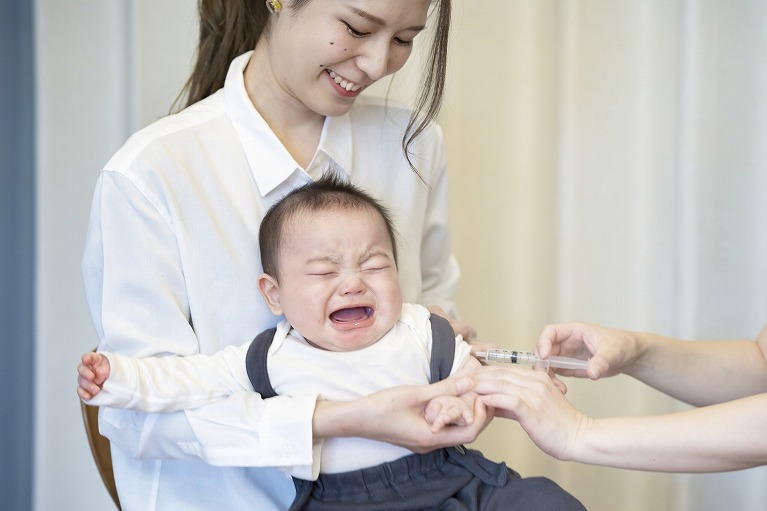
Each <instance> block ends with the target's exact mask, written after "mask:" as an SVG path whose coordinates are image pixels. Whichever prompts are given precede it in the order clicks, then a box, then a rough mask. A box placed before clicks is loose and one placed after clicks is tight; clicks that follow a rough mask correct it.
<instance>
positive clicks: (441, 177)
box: [419, 124, 461, 317]
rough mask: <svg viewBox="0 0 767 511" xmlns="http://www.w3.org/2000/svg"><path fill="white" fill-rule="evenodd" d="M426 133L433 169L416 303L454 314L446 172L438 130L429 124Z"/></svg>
mask: <svg viewBox="0 0 767 511" xmlns="http://www.w3.org/2000/svg"><path fill="white" fill-rule="evenodd" d="M430 133H433V136H435V137H436V139H437V140H436V143H435V145H434V148H433V150H434V153H435V154H434V155H433V161H434V169H433V171H432V176H433V177H432V179H431V180H430V183H429V186H430V192H429V201H428V204H427V210H426V216H425V218H424V222H425V225H424V226H423V238H422V241H421V275H422V289H421V297H420V299H419V302H420V303H421V304H423V305H426V306H430V305H437V306H439V307H441V308H442V309H443V310H445V311H446V312H448V313H449V314H450V315H451V316H453V317H457V315H458V311H457V309H456V306H455V304H454V303H453V296H454V295H455V292H456V290H457V288H458V280H459V278H460V275H461V272H460V268H459V266H458V261H457V260H456V258H455V257H454V256H453V253H452V244H451V243H452V242H451V239H450V228H449V225H448V220H449V218H448V216H449V215H448V172H447V157H446V154H445V145H444V140H443V136H442V130H441V129H440V127H439V126H438V125H436V124H435V125H433V126H432V128H431V129H430Z"/></svg>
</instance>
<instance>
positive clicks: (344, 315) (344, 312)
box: [330, 307, 373, 323]
mask: <svg viewBox="0 0 767 511" xmlns="http://www.w3.org/2000/svg"><path fill="white" fill-rule="evenodd" d="M372 315H373V308H372V307H350V308H348V309H339V310H337V311H334V312H332V313H331V314H330V319H331V320H333V321H335V322H336V323H352V322H355V321H361V320H363V319H367V318H369V317H370V316H372Z"/></svg>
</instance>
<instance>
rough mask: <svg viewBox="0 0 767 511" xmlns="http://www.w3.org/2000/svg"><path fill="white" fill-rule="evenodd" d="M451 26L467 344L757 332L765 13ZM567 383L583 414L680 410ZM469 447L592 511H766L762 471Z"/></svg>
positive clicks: (764, 214) (712, 8)
mask: <svg viewBox="0 0 767 511" xmlns="http://www.w3.org/2000/svg"><path fill="white" fill-rule="evenodd" d="M453 28H454V38H453V43H452V50H451V52H452V53H451V58H452V60H451V75H450V80H449V85H448V98H447V103H446V106H445V108H444V110H443V113H442V116H441V124H442V125H443V127H444V128H445V131H446V135H447V139H448V144H449V145H448V150H449V157H450V164H451V182H452V187H451V190H452V198H451V200H452V215H453V218H452V222H453V225H454V231H455V242H456V247H457V255H458V257H459V259H460V261H461V265H462V267H463V271H464V275H463V279H462V288H461V293H460V297H459V305H460V307H461V310H462V314H463V316H464V318H465V319H466V320H468V321H469V322H472V323H474V324H475V325H476V326H477V327H478V329H479V333H480V338H481V339H482V340H484V341H489V342H497V343H499V344H501V345H503V346H506V347H510V348H523V349H529V348H532V347H533V345H534V342H535V339H536V338H537V334H538V332H539V330H540V328H541V327H542V326H543V325H544V324H545V323H548V322H556V321H566V320H573V319H578V320H585V321H591V322H598V323H603V324H607V325H611V326H617V327H624V328H630V329H640V330H651V331H656V332H659V333H663V334H667V335H672V336H680V337H684V338H754V337H756V335H757V334H758V333H759V330H760V329H761V327H762V326H763V325H764V324H765V323H766V322H767V265H766V264H765V262H767V201H766V200H765V197H766V196H767V163H766V162H767V143H766V142H767V66H765V59H766V58H767V2H764V1H763V0H678V1H670V0H491V1H485V2H469V1H466V0H463V1H461V0H458V1H457V2H456V9H455V23H454V27H453ZM700 377H701V378H705V375H700ZM570 386H571V391H570V394H569V396H570V397H571V399H572V401H573V402H574V403H576V405H577V406H578V407H579V408H581V409H582V410H584V411H586V412H587V413H589V414H590V415H592V416H607V415H643V414H655V413H664V412H668V411H673V410H678V409H681V407H682V406H683V405H680V404H679V403H676V402H674V401H673V400H671V399H669V398H667V397H665V396H663V395H661V394H660V393H658V392H655V391H652V390H650V389H648V388H647V387H644V386H642V385H641V384H639V383H638V382H635V381H633V380H631V379H629V378H627V377H617V378H613V379H608V380H604V381H600V382H588V381H586V382H573V383H571V385H570ZM732 433H733V434H737V433H738V432H737V431H733V432H732ZM647 434H648V435H652V434H654V432H652V431H648V432H647ZM766 434H767V432H766ZM477 447H478V448H480V449H481V450H482V451H483V452H485V453H486V454H487V455H489V456H490V457H492V458H494V459H499V460H504V461H507V462H508V463H509V464H510V465H511V466H512V467H514V468H516V469H518V470H519V471H520V472H522V473H523V475H537V474H543V475H548V476H550V477H552V478H553V479H555V480H556V481H558V482H559V483H560V484H562V485H563V486H565V487H566V488H567V489H568V490H570V491H571V492H573V493H574V494H575V495H577V496H578V497H579V498H581V499H582V500H583V502H584V503H585V504H586V505H587V507H588V508H589V509H590V510H592V511H599V510H603V511H609V510H616V509H617V510H647V509H673V510H725V509H737V510H757V509H758V510H764V509H767V490H766V489H765V488H767V486H766V485H764V484H762V482H763V480H764V478H765V476H767V470H765V469H755V470H750V471H742V472H736V473H732V474H725V475H690V476H672V475H666V474H653V473H641V472H633V471H626V470H617V469H608V468H601V467H588V466H584V465H579V464H574V463H562V462H558V461H556V460H552V459H550V458H547V457H546V456H545V455H543V454H541V453H540V452H539V451H538V450H537V449H536V448H535V446H534V445H533V444H532V443H531V442H530V441H529V439H527V437H526V436H525V435H524V434H523V433H521V432H520V429H519V428H518V427H517V426H516V425H515V424H514V423H511V422H503V421H495V423H494V424H492V425H491V428H490V431H489V432H488V433H487V434H485V435H484V436H483V438H481V439H480V440H479V441H478V442H477Z"/></svg>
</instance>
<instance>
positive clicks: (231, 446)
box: [83, 53, 459, 510]
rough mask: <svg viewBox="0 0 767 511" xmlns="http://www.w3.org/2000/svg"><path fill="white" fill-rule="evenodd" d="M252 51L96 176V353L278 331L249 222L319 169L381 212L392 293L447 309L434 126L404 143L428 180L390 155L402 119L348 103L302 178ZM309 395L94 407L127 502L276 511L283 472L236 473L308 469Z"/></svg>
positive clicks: (445, 239) (382, 107) (91, 265)
mask: <svg viewBox="0 0 767 511" xmlns="http://www.w3.org/2000/svg"><path fill="white" fill-rule="evenodd" d="M249 56H250V54H249V53H247V54H244V55H242V56H240V57H238V58H237V59H235V60H234V61H233V62H232V64H231V67H230V69H229V73H228V76H227V78H226V84H225V86H224V88H223V89H221V90H219V91H218V92H216V93H215V94H213V95H212V96H210V97H208V98H207V99H205V100H203V101H201V102H199V103H197V104H195V105H193V106H191V107H189V108H187V109H185V110H184V111H182V112H180V113H179V114H176V115H171V116H168V117H166V118H163V119H161V120H159V121H157V122H155V123H154V124H152V125H150V126H149V127H147V128H145V129H143V130H141V131H139V132H138V133H136V134H134V135H133V136H132V137H131V138H130V139H129V140H128V141H127V142H126V144H125V145H124V146H123V147H122V148H121V149H120V150H119V151H118V152H117V153H116V154H115V155H114V156H113V157H112V159H111V160H110V161H109V162H108V163H107V165H106V167H105V168H104V170H103V171H102V173H101V175H100V177H99V180H98V183H97V185H96V190H95V193H94V198H93V204H92V210H91V217H90V224H89V227H88V237H87V241H86V247H85V253H84V256H83V275H84V281H85V289H86V294H87V298H88V303H89V306H90V310H91V315H92V317H93V321H94V324H95V327H96V330H97V333H98V337H99V340H100V343H99V349H102V350H105V351H112V352H116V353H123V354H126V355H133V356H140V357H145V356H152V355H163V354H179V355H190V354H194V353H207V354H210V353H214V352H216V351H218V350H220V349H222V348H224V347H226V346H229V345H240V344H243V343H244V342H247V341H249V340H251V339H252V338H253V337H254V336H255V335H256V334H257V333H259V332H261V331H262V330H265V329H266V328H270V327H272V326H275V325H276V324H277V322H278V320H279V318H276V317H274V316H273V315H272V314H271V313H270V311H269V310H268V309H267V307H266V305H265V304H264V303H263V301H262V298H261V296H260V295H259V293H258V290H257V287H256V278H257V276H258V275H259V273H260V272H261V264H260V260H259V250H258V240H257V238H258V236H257V234H258V227H259V223H260V221H261V219H262V218H263V216H264V214H265V212H266V211H267V209H268V208H269V207H270V206H271V205H272V204H274V203H275V202H276V201H277V200H279V199H280V198H281V197H282V196H283V195H284V194H285V193H287V192H288V191H289V190H291V189H293V188H295V187H296V186H300V185H301V184H304V183H306V182H308V181H309V180H310V179H314V178H317V177H319V176H320V175H321V174H322V173H323V172H325V171H327V170H329V169H331V170H334V171H337V172H342V173H345V174H346V175H348V177H350V179H351V180H352V182H354V183H355V184H356V185H358V186H360V187H361V188H363V189H365V190H367V191H368V192H369V193H371V194H372V195H373V196H375V197H377V198H378V199H380V200H381V201H382V202H383V203H384V204H385V205H387V206H388V207H389V208H390V209H391V211H392V213H393V219H394V222H395V227H396V229H397V231H398V233H399V245H398V248H399V265H398V268H399V275H400V281H401V285H402V294H403V300H404V301H406V302H413V303H420V304H423V305H438V306H441V307H443V308H444V309H445V310H448V311H453V310H454V309H453V306H452V303H451V298H452V295H453V292H454V290H455V287H456V283H457V280H458V276H459V270H458V267H457V264H456V262H455V260H454V258H453V257H452V255H451V249H450V238H449V232H448V226H447V223H448V220H447V207H448V205H447V172H446V162H445V150H444V145H443V137H442V132H441V130H440V129H439V127H438V126H436V125H432V126H431V127H430V128H429V129H428V130H427V131H426V132H425V133H424V134H422V135H421V136H420V137H419V138H418V139H417V143H416V145H415V146H414V147H413V149H414V150H415V153H416V156H415V159H414V161H415V162H416V164H417V166H418V169H419V171H420V172H421V175H422V176H423V178H424V179H425V181H426V184H424V183H423V182H421V181H420V180H419V178H418V177H417V176H416V175H415V174H414V173H413V172H412V170H411V169H410V168H409V166H408V164H407V162H406V160H405V159H404V156H403V153H402V149H401V138H402V133H403V131H404V126H405V125H406V122H407V119H408V118H409V111H408V110H406V109H403V108H400V107H397V106H394V105H392V104H391V103H389V104H385V103H384V100H382V99H379V98H367V97H359V98H358V99H357V100H356V101H355V103H354V105H353V107H352V108H351V110H350V111H349V112H348V114H346V115H343V116H341V117H333V118H331V117H328V118H327V119H326V121H325V125H324V128H323V131H322V135H321V139H320V143H319V147H318V149H317V152H316V154H315V156H314V159H313V160H312V162H311V164H310V165H309V166H308V168H306V169H302V168H301V167H299V165H298V164H297V163H296V162H295V161H294V159H293V158H292V157H291V156H290V154H289V153H288V152H287V150H286V149H285V148H284V146H283V145H282V144H281V143H280V142H279V140H278V139H277V137H276V136H275V135H274V133H273V132H272V131H271V130H270V129H269V127H268V125H267V124H266V122H265V121H264V120H263V118H262V117H261V116H260V115H259V113H258V112H257V111H256V109H255V108H254V106H253V104H252V103H251V102H250V100H249V98H248V96H247V93H246V91H245V86H244V79H243V70H244V68H245V66H246V64H247V62H248V59H249ZM243 370H244V369H243ZM316 398H317V396H316V395H303V396H300V397H294V398H290V397H277V398H274V399H269V400H262V399H260V397H259V396H258V395H257V394H255V393H253V392H252V391H249V389H241V390H240V391H239V392H235V393H233V394H232V395H231V396H230V397H229V398H227V399H226V400H223V401H219V402H216V403H214V404H210V405H206V406H203V407H200V408H197V409H195V410H191V411H187V412H178V413H173V414H151V415H146V414H142V413H138V412H131V411H127V410H117V409H102V412H101V417H100V428H101V431H102V433H103V434H104V435H106V436H107V437H109V439H110V440H111V441H112V444H113V458H114V468H115V473H116V475H117V484H118V490H119V492H120V497H121V499H125V503H124V506H123V508H124V509H126V508H127V509H142V510H148V509H171V508H173V509H174V510H175V509H185V510H191V509H206V508H207V509H210V508H211V506H212V505H218V506H219V507H221V506H222V504H223V507H224V508H226V509H229V510H237V509H246V508H247V509H253V503H254V500H253V499H258V500H257V501H258V502H259V503H260V504H259V506H258V507H259V508H260V509H271V508H272V507H273V508H274V509H279V508H283V507H285V504H287V503H289V502H291V500H292V498H293V491H294V490H293V486H292V483H291V482H290V480H289V479H288V478H285V477H284V476H283V475H282V473H281V472H277V471H274V470H272V469H270V468H261V469H255V468H243V467H246V466H247V467H283V468H287V469H289V470H292V473H293V474H294V475H296V476H299V477H307V476H308V475H309V474H311V473H312V472H313V471H316V467H313V465H314V464H316V463H317V462H318V460H316V459H315V458H316V457H315V456H314V449H315V448H316V449H319V448H321V445H313V441H312V414H313V412H314V404H315V401H316ZM163 460H165V461H163ZM168 460H182V461H186V462H190V461H191V462H197V463H183V464H180V463H179V462H178V461H168ZM211 465H217V466H218V467H215V466H211ZM233 465H236V466H237V467H239V468H231V466H233ZM223 467H227V468H223ZM291 467H292V468H291ZM313 469H314V470H313ZM275 474H279V475H275ZM222 487H225V488H229V489H231V490H232V491H228V490H227V491H226V492H225V493H223V492H222V491H221V488H222ZM246 506H247V507H246Z"/></svg>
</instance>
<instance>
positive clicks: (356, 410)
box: [314, 377, 494, 453]
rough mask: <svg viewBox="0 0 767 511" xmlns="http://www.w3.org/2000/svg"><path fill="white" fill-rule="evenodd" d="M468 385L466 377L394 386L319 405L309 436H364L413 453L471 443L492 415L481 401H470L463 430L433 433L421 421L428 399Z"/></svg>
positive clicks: (461, 390) (449, 427)
mask: <svg viewBox="0 0 767 511" xmlns="http://www.w3.org/2000/svg"><path fill="white" fill-rule="evenodd" d="M471 384H472V382H471V380H470V379H468V378H465V377H464V378H455V377H453V378H447V379H445V380H442V381H440V382H437V383H434V384H431V385H409V386H400V387H394V388H390V389H386V390H382V391H379V392H376V393H374V394H371V395H369V396H366V397H364V398H361V399H358V400H356V401H336V402H332V401H320V402H318V403H317V407H316V408H315V411H314V435H315V438H328V437H347V436H356V437H363V438H370V439H374V440H380V441H382V442H388V443H391V444H395V445H399V446H401V447H405V448H407V449H410V450H411V451H413V452H417V453H425V452H429V451H433V450H435V449H440V448H443V447H450V446H454V445H460V444H464V443H470V442H473V441H474V440H475V439H476V438H477V435H479V433H480V432H482V430H484V429H485V427H486V426H487V424H488V423H489V422H490V420H492V418H493V413H494V410H492V409H490V410H488V409H486V407H485V405H484V403H482V402H481V400H479V399H477V400H476V403H475V407H474V412H473V415H474V418H473V421H472V423H471V424H468V425H466V426H458V425H447V426H444V427H442V428H441V429H440V430H439V431H437V432H433V431H432V427H431V425H430V424H429V423H428V422H427V421H426V418H425V410H426V405H427V404H428V403H429V402H430V401H431V400H433V399H435V398H437V397H439V396H460V395H462V394H464V393H466V392H467V391H468V390H469V389H470V387H471Z"/></svg>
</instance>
